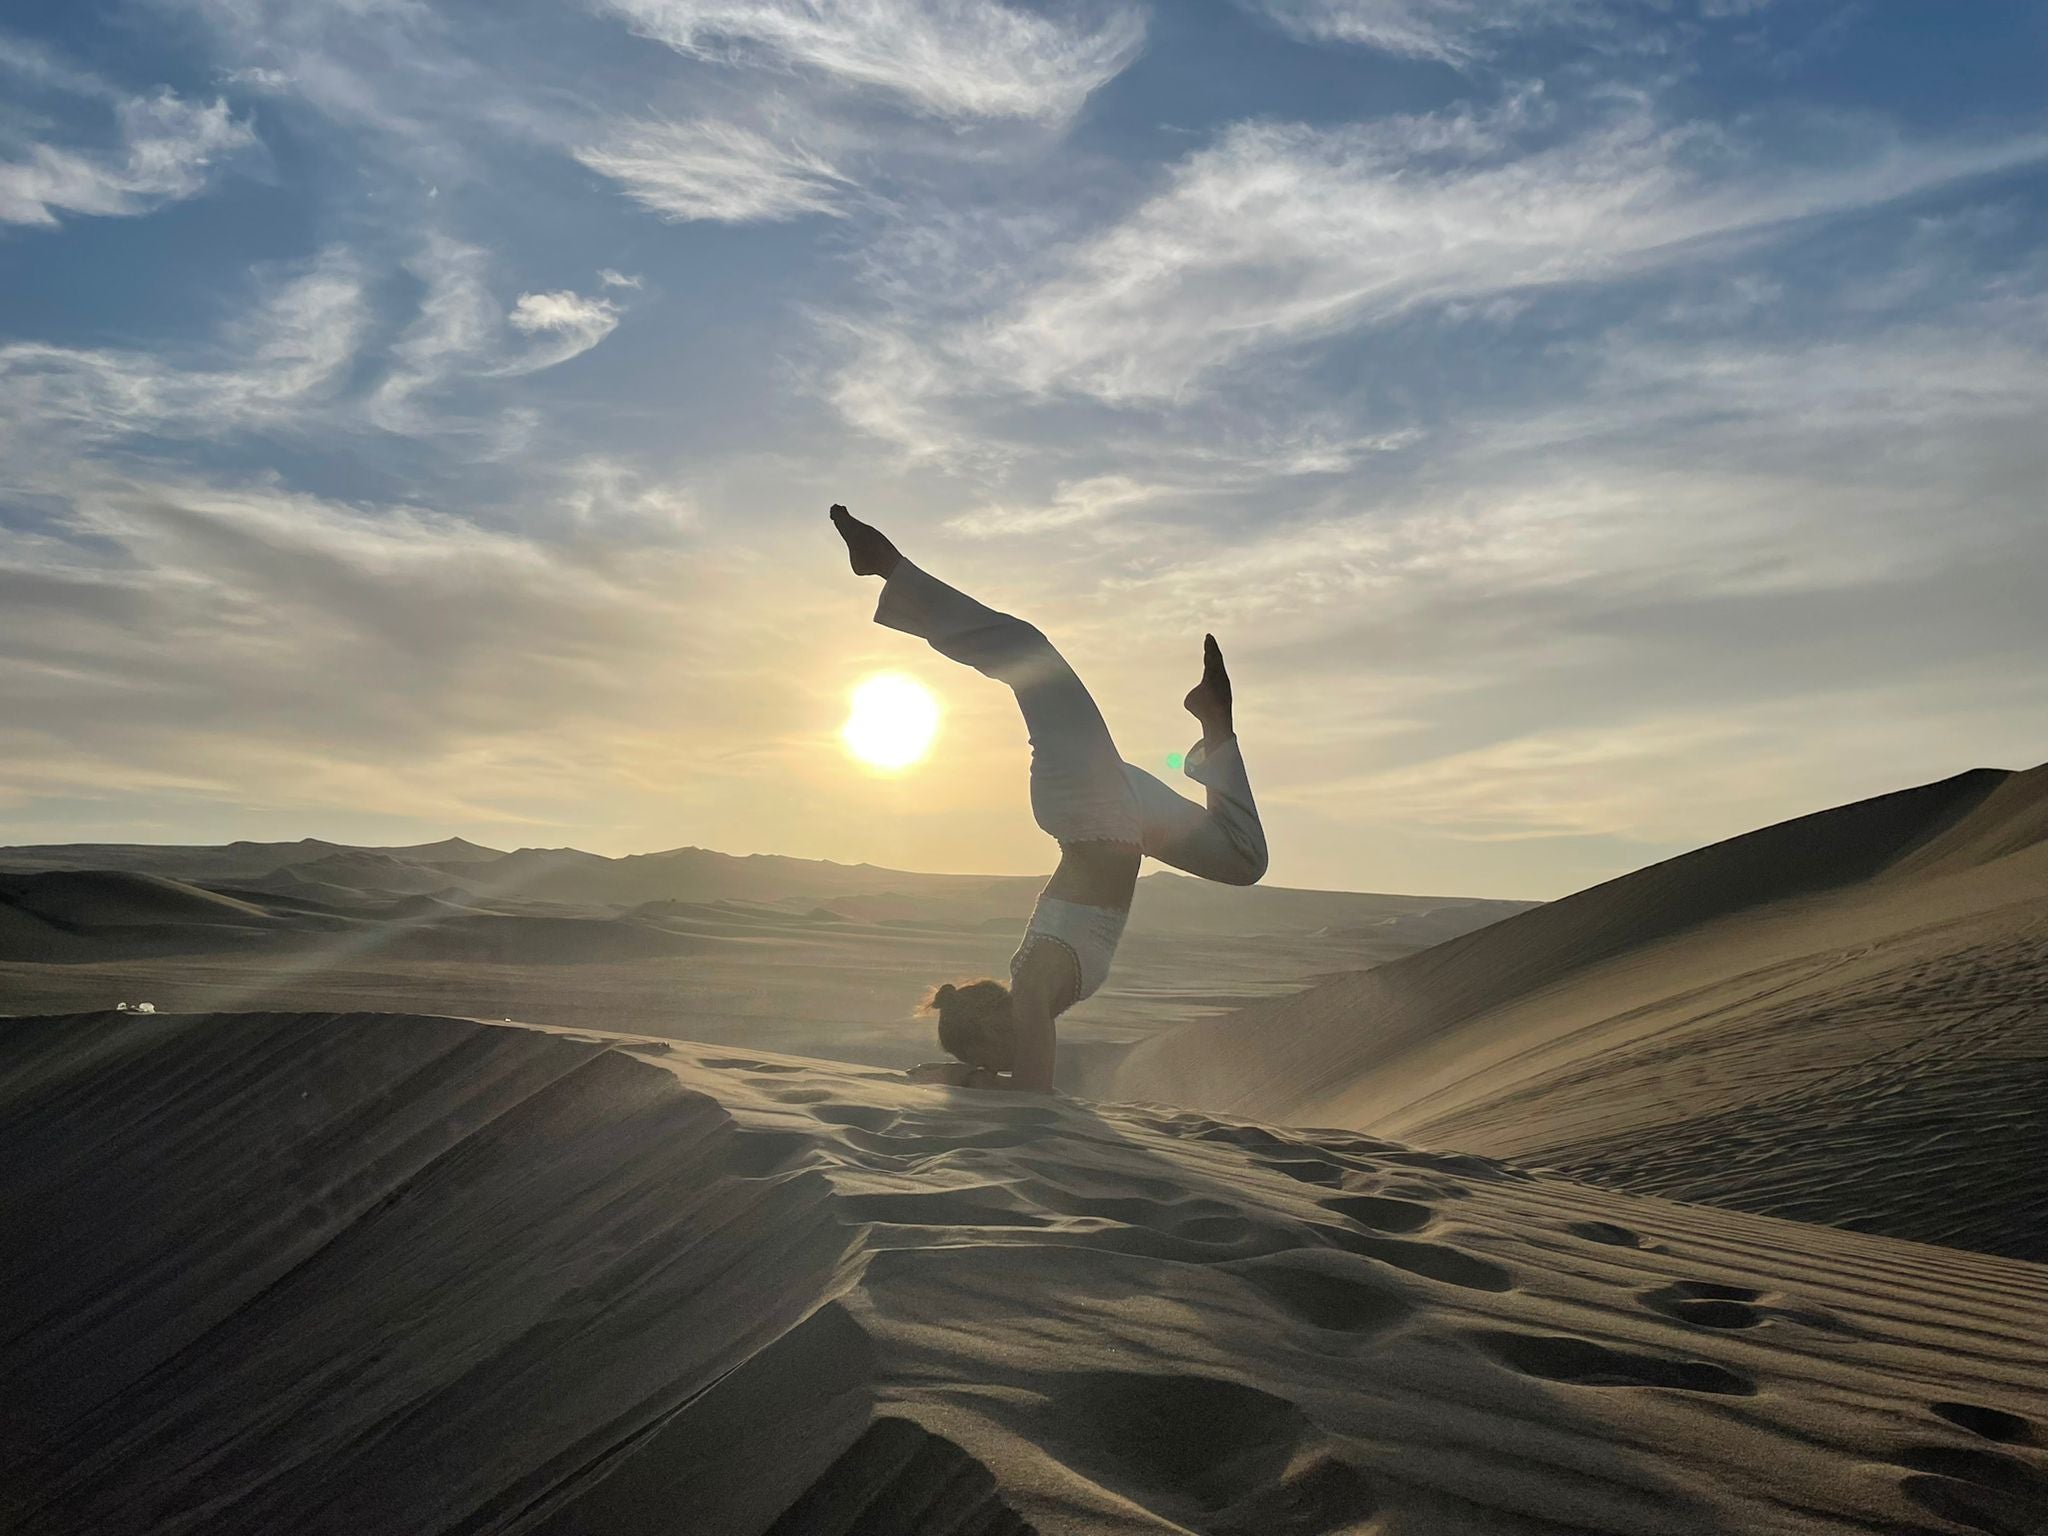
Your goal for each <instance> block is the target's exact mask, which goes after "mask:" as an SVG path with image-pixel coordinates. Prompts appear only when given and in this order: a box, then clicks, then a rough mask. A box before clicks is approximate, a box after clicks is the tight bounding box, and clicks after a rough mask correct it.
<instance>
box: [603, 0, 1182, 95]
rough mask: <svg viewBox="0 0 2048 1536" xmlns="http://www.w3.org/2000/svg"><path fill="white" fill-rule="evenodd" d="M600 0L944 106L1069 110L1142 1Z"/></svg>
mask: <svg viewBox="0 0 2048 1536" xmlns="http://www.w3.org/2000/svg"><path fill="white" fill-rule="evenodd" d="M601 3H603V4H604V5H606V6H607V7H608V8H609V9H610V10H612V11H614V12H616V13H618V14H619V15H621V16H623V17H624V18H625V19H626V21H627V23H628V24H629V25H630V26H631V27H632V28H633V29H634V30H635V31H636V32H640V33H642V34H643V35H645V36H647V37H650V38H653V39H655V40H657V41H659V42H662V43H666V44H667V45H668V46H669V47H671V48H674V49H675V50H677V51H678V52H680V53H685V54H690V55H693V56H695V57H699V58H710V59H720V60H732V61H735V62H748V61H758V62H763V63H769V64H776V65H782V66H785V67H792V68H798V69H804V70H810V71H815V72H818V73H821V74H824V75H827V76H829V77H832V78H834V79H837V80H840V81H842V82H845V83H846V84H848V85H851V86H856V87H864V88H870V89H873V90H877V91H880V92H883V93H886V94H888V95H891V96H894V97H897V98H899V99H900V100H902V101H904V102H906V103H908V104H909V105H911V106H913V107H915V108H917V109H918V110H920V111H923V112H927V113H930V114H932V115H934V116H938V117H948V118H1039V119H1046V120H1058V119H1062V118H1066V117H1069V116H1071V115H1072V114H1073V113H1074V112H1075V111H1076V110H1077V109H1078V108H1079V107H1080V105H1081V103H1082V102H1083V101H1085V100H1086V99H1087V98H1088V96H1089V94H1090V93H1091V92H1093V91H1095V90H1096V89H1098V88H1099V87H1101V86H1102V85H1103V84H1105V83H1106V82H1107V81H1109V80H1111V79H1113V78H1114V77H1115V76H1116V75H1117V74H1118V73H1120V72H1121V71H1122V70H1123V68H1124V67H1125V65H1127V64H1128V63H1130V61H1131V60H1132V59H1133V58H1134V57H1135V56H1136V55H1137V52H1138V48H1139V46H1140V45H1141V43H1142V42H1143V40H1144V32H1145V28H1144V19H1143V15H1142V13H1141V12H1140V11H1139V10H1138V9H1137V8H1136V7H1135V6H1132V5H1127V4H1121V3H1118V4H1109V5H1103V4H1096V5H1094V6H1092V7H1091V8H1089V9H1088V10H1086V11H1084V12H1082V13H1080V15H1077V17H1076V19H1074V20H1071V21H1068V20H1063V19H1060V18H1058V17H1054V16H1048V15H1044V14H1041V13H1038V12H1034V11H1030V10H1026V9H1024V8H1022V7H1020V6H1012V5H1008V4H1004V3H1000V0H805V3H803V4H800V5H792V4H788V3H786V0H601ZM1081 16H1085V17H1087V18H1088V19H1086V20H1083V19H1081Z"/></svg>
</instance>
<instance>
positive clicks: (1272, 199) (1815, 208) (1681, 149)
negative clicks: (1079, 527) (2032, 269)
mask: <svg viewBox="0 0 2048 1536" xmlns="http://www.w3.org/2000/svg"><path fill="white" fill-rule="evenodd" d="M1550 116H1551V114H1550V112H1549V111H1548V109H1547V108H1546V107H1545V106H1544V104H1543V102H1542V100H1541V98H1540V96H1537V97H1529V96H1524V97H1519V98H1515V99H1513V100H1511V101H1510V102H1508V103H1507V104H1506V105H1505V106H1503V107H1501V108H1497V109H1495V110H1493V111H1491V112H1488V113H1483V114H1473V113H1468V112H1460V111H1451V112H1445V113H1438V114H1431V115H1425V116H1419V117H1395V118H1389V119H1383V120H1380V121H1378V122H1375V123H1370V124H1363V125H1350V126H1343V127H1335V128H1324V127H1316V126H1310V125H1306V124H1288V123H1269V122H1250V123H1240V124H1235V125H1233V126H1231V127H1229V128H1227V129H1226V130H1224V131H1223V132H1222V133H1221V134H1220V135H1219V137H1218V138H1217V140H1216V142H1215V143H1213V144H1212V145H1210V146H1209V147H1207V148H1205V149H1202V150H1200V151H1197V152H1196V153H1194V154H1192V155H1190V156H1189V157H1187V158H1186V159H1185V160H1183V161H1182V162H1181V163H1180V164H1178V165H1177V166H1175V167H1174V168H1173V169H1172V170H1171V171H1170V173H1169V174H1168V175H1167V177H1166V181H1165V185H1164V186H1163V187H1162V188H1161V189H1160V190H1159V191H1158V192H1156V193H1155V194H1153V195H1152V196H1150V197H1149V198H1147V199H1145V200H1144V201H1142V202H1141V203H1140V204H1139V205H1138V206H1136V207H1135V208H1134V209H1132V210H1131V211H1130V212H1129V213H1127V214H1125V215H1124V216H1123V217H1121V218H1120V219H1118V220H1116V221H1115V222H1114V223H1112V224H1111V225H1110V226H1109V227H1107V228H1106V229H1103V230H1102V231H1100V232H1099V233H1096V234H1094V235H1092V236H1088V237H1086V238H1083V239H1080V240H1078V241H1075V242H1072V243H1071V244H1069V245H1068V246H1067V247H1066V248H1065V249H1064V250H1063V251H1062V252H1061V253H1060V254H1059V257H1058V261H1059V265H1058V268H1057V269H1056V270H1053V271H1051V272H1049V273H1043V272H1041V273H1040V274H1039V275H1036V276H1034V277H1032V278H1030V279H1028V280H1027V281H1026V282H1025V283H1023V284H1021V285H1020V286H1019V287H1018V288H1017V289H1015V290H1013V291H1012V292H1010V293H1009V294H1007V295H996V296H993V297H992V298H991V300H990V301H989V302H988V303H987V304H986V305H985V307H984V309H983V311H982V312H981V313H979V314H977V315H975V316H973V317H971V318H970V319H968V320H966V321H964V322H959V321H954V320H951V319H950V318H949V317H944V316H933V317H931V318H930V319H929V320H927V319H926V317H923V316H920V315H919V314H918V313H917V312H916V310H915V308H914V305H905V306H904V307H903V309H902V311H901V312H900V314H899V316H898V317H897V318H896V320H895V321H894V322H893V323H890V324H877V323H875V322H872V321H871V322H867V323H865V324H862V325H857V326H850V327H847V328H846V329H845V330H844V332H843V335H845V336H846V337H847V338H848V339H849V340H850V342H851V344H852V347H853V356H854V361H853V362H852V363H851V364H850V365H849V366H848V368H847V369H846V370H845V373H846V375H847V376H845V377H842V379H841V381H840V382H839V383H838V384H837V385H836V386H835V395H836V398H837V399H838V401H839V404H840V406H841V409H842V411H844V412H845V414H846V416H847V419H848V420H849V421H852V422H854V423H855V424H857V425H860V426H862V427H863V428H864V429H866V430H870V431H874V432H876V433H877V434H879V435H884V436H887V437H890V438H892V439H893V440H895V441H898V442H901V443H904V444H905V445H906V446H911V447H913V448H914V449H915V450H916V451H919V452H925V453H931V452H934V451H936V450H937V449H938V447H939V446H940V445H942V444H943V442H944V440H945V437H946V427H945V423H946V418H947V415H948V412H949V411H952V410H955V409H958V408H959V406H960V405H961V403H962V402H971V401H976V400H981V401H986V400H991V399H998V398H1002V397H1010V398H1013V399H1030V398H1037V399H1050V398H1058V397H1067V398H1074V397H1079V398H1085V399H1092V400H1094V401H1098V402H1102V403H1106V404H1109V405H1113V406H1117V407H1145V408H1156V409H1164V408H1167V407H1179V408H1185V407H1186V406H1187V405H1188V404H1189V403H1190V401H1191V399H1193V398H1195V397H1198V396H1199V395H1200V394H1201V393H1202V392H1203V391H1204V390H1205V389H1208V388H1209V387H1211V386H1212V385H1213V383H1214V380H1215V376H1216V375H1218V374H1219V373H1220V372H1222V371H1224V370H1227V369H1229V368H1231V367H1232V366H1233V365H1236V364H1238V363H1240V362H1242V361H1244V360H1246V359H1249V358H1252V357H1254V356H1256V355H1260V354H1269V353H1270V354H1275V355H1281V354H1285V353H1287V352H1289V351H1298V350H1299V349H1301V348H1302V347H1304V346H1307V345H1309V344H1312V343H1316V342H1319V341H1323V340H1326V339H1329V338H1332V337H1337V336H1344V335H1349V334H1353V333H1357V332H1360V331H1364V330H1368V329H1371V328H1374V327H1382V326H1387V325H1390V324H1392V323H1395V322H1397V321H1402V320H1404V319H1406V318H1408V317H1411V316H1414V315H1416V314H1418V313H1420V312H1423V311H1434V312H1437V313H1439V314H1445V315H1456V314H1461V313H1462V314H1466V315H1476V316H1480V317H1484V316H1485V315H1486V314H1487V313H1489V307H1490V306H1491V307H1496V308H1497V307H1499V306H1504V305H1511V304H1512V303H1514V302H1517V301H1519V300H1521V299H1523V298H1525V297H1526V296H1528V295H1530V294H1533V293H1539V292H1541V291H1543V290H1546V289H1557V288H1561V287H1563V286H1566V285H1573V284H1581V285H1582V284H1588V283H1594V282H1608V281H1613V280H1616V279H1625V278H1626V279H1632V278H1636V277H1640V276H1642V275H1644V274H1646V273H1650V272H1653V271H1656V270H1659V269H1672V268H1679V267H1683V266H1685V265H1687V264H1691V263H1700V262H1704V261H1707V260H1709V259H1710V258H1714V257H1717V256H1725V255H1726V254H1728V252H1729V251H1730V250H1731V249H1735V248H1738V247H1739V246H1740V245H1741V244H1743V243H1744V242H1750V243H1754V242H1758V241H1762V240H1766V239H1769V238H1771V237H1773V236H1775V235H1778V234H1782V233H1785V232H1788V231H1790V230H1792V229H1793V228H1795V227H1797V226H1798V225H1800V224H1801V223H1802V222H1804V221H1810V220H1814V219H1819V218H1825V217H1828V216H1831V215H1837V214H1842V213H1847V212H1852V211H1856V210H1860V209H1866V208H1870V207H1873V206H1877V205H1881V204H1884V203H1887V202H1891V201H1895V200H1899V199H1903V198H1908V197H1911V196H1914V195H1916V194H1919V193H1923V192H1927V191H1930V190H1932V189H1936V188H1939V187H1942V186H1945V185H1948V184H1951V183H1954V182H1957V181H1961V180H1964V179H1966V178H1969V177H1973V176H1980V175H1984V174H1989V173H1995V172H1998V171H2001V170H2006V169H2011V168H2013V167H2017V166H2023V165H2028V164H2033V163H2038V162H2040V161H2042V160H2043V159H2048V136H2041V135H2035V136H2032V137H2028V136H2013V137H2009V138H2006V139H2003V140H2000V141H1997V142H1990V143H1949V144H1914V143H1908V142H1903V141H1900V140H1899V139H1897V138H1896V137H1894V136H1891V135H1889V134H1886V133H1885V132H1883V131H1882V130H1881V129H1879V128H1878V127H1876V126H1875V125H1872V124H1867V123H1862V124H1855V123H1850V122H1847V121H1843V120H1834V119H1825V120H1815V121H1812V122H1809V123H1808V125H1807V126H1808V129H1809V140H1810V143H1809V148H1808V153H1807V158H1806V160H1805V161H1804V162H1803V163H1802V162H1801V161H1799V160H1797V159H1793V158H1791V157H1789V156H1786V155H1783V154H1782V153H1781V154H1777V155H1770V154H1766V153H1765V150H1764V148H1763V146H1760V145H1755V144H1750V143H1746V142H1744V141H1742V140H1740V139H1738V138H1736V137H1734V136H1733V135H1731V134H1730V133H1729V132H1727V131H1726V130H1724V129H1722V128H1719V127H1716V126H1711V125H1707V124H1704V123H1676V124H1666V123H1663V122H1660V121H1659V120H1657V118H1656V117H1655V116H1654V115H1653V114H1652V113H1651V112H1650V111H1649V110H1648V108H1647V107H1645V106H1644V105H1643V104H1642V103H1640V102H1639V101H1631V102H1629V103H1626V104H1624V105H1623V106H1621V107H1619V108H1617V109H1613V110H1612V111H1610V113H1609V114H1608V115H1607V116H1606V117H1604V118H1602V119H1600V120H1598V121H1596V122H1593V123H1591V124H1588V125H1585V126H1582V127H1579V128H1577V129H1574V130H1569V131H1567V130H1560V129H1559V128H1558V127H1557V126H1556V125H1555V124H1554V123H1552V122H1551V121H1550V120H1549V119H1550ZM1816 144H1817V147H1813V146H1814V145H1816ZM1502 312H1503V313H1512V311H1511V310H1503V311H1502Z"/></svg>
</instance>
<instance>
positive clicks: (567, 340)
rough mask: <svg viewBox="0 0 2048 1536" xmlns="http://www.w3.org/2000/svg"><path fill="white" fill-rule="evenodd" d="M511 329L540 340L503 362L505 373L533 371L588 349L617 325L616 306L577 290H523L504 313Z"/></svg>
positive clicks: (550, 365)
mask: <svg viewBox="0 0 2048 1536" xmlns="http://www.w3.org/2000/svg"><path fill="white" fill-rule="evenodd" d="M506 318H507V319H508V320H509V321H510V322H511V325H512V329H513V330H515V331H518V332H521V333H522V334H524V335H527V336H539V337H542V338H543V344H542V345H540V346H537V347H535V348H534V349H533V350H532V351H531V352H528V353H526V354H525V355H524V356H522V357H519V358H516V359H514V360H513V361H512V362H510V363H508V364H506V365H504V367H503V368H502V370H501V371H503V372H506V373H534V372H537V371H539V370H540V369H542V368H552V367H554V366H555V365H556V364H557V363H565V362H567V361H568V360H569V359H570V358H572V357H576V356H579V355H581V354H582V353H585V352H588V351H589V350H590V349H591V348H592V347H594V346H596V345H597V344H598V343H599V342H600V341H603V340H604V339H605V337H607V336H609V335H611V333H612V332H613V331H614V330H615V329H617V327H618V323H619V306H618V305H616V304H614V303H613V302H612V301H611V300H610V299H590V298H585V297H584V296H583V295H582V294H580V293H571V292H569V291H568V290H566V289H565V290H563V291H562V292H559V293H522V294H520V295H519V298H518V300H517V301H516V302H515V303H514V304H513V306H512V313H511V314H510V315H508V316H507V317H506Z"/></svg>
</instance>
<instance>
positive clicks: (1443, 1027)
mask: <svg viewBox="0 0 2048 1536" xmlns="http://www.w3.org/2000/svg"><path fill="white" fill-rule="evenodd" d="M2044 832H2048V769H2035V770H2033V771H2032V772H2029V773H2025V774H2000V773H1993V772H1989V771H1982V772H1977V773H1970V774H1965V775H1962V776H1960V777H1958V778H1955V779H1950V780H1946V781H1944V782H1942V783H1939V784H1932V785H1927V786H1925V787H1923V788H1919V789H1913V790H1907V791H1904V792H1902V793H1899V794H1895V795H1887V796H1883V797H1880V798H1878V799H1875V800H1869V801H1863V802H1860V803H1858V804H1855V805H1850V806H1844V807H1842V808H1840V809H1837V810H1833V811H1827V812H1823V813H1821V814H1819V815H1815V816H1807V817H1802V818H1800V819H1799V820H1796V821H1791V822H1787V823H1784V824H1783V825H1781V826H1775V827H1770V828H1767V829H1765V830H1763V831H1760V832H1755V833H1752V834H1750V835H1748V836H1746V837H1740V838H1735V839H1732V840H1731V841H1729V842H1725V843H1719V844H1716V845H1714V846H1713V847H1710V848H1706V849H1702V850H1700V851H1699V852H1697V853H1692V854H1688V855H1686V856H1684V857H1682V858H1678V859H1673V860H1671V861H1669V862H1667V863H1664V864H1659V865H1657V866H1655V867H1653V868H1650V869H1646V870H1642V871H1639V872H1638V873H1636V874H1633V875H1629V876H1626V877H1624V878H1622V879H1620V880H1615V881H1612V882H1609V883H1608V884H1605V885H1602V886H1597V887H1595V888H1593V889H1592V890H1589V891H1585V892H1581V893H1580V894H1579V895H1576V896H1573V897H1570V898H1567V899H1565V900H1562V901H1557V902H1552V903H1550V904H1548V905H1546V906H1544V907H1540V908H1537V909H1535V910H1533V911H1529V912H1525V913H1523V914H1521V915H1519V916H1515V917H1511V918H1509V919H1508V920H1506V921H1504V922H1501V923H1499V924H1496V925H1494V926H1492V927H1489V928H1484V929H1481V930H1479V931H1478V932H1475V933H1472V934H1469V935H1467V936H1465V937H1462V938H1458V939H1454V940H1451V941H1450V942H1448V943H1445V944H1442V945H1439V946H1437V947H1436V948H1433V949H1430V950H1427V951H1424V952H1423V953H1421V954H1419V955H1415V956H1412V957H1410V958H1407V959H1403V960H1398V961H1395V962H1394V963H1392V964H1389V965H1385V966H1382V967H1379V968H1378V969H1376V970H1373V971H1370V972H1365V973H1353V974H1350V975H1346V976H1342V977H1338V978H1336V979H1333V980H1330V981H1328V982H1325V983H1324V984H1322V985H1320V986H1318V987H1315V988H1312V989H1310V990H1308V991H1306V992H1303V993H1301V994H1298V995H1296V996H1292V997H1289V998H1285V999H1278V1000H1274V1001H1271V1002H1265V1003H1255V1004H1253V1005H1251V1006H1250V1007H1248V1008H1247V1009H1245V1010H1243V1011H1241V1012H1239V1013H1237V1014H1234V1015H1231V1016H1229V1017H1225V1018H1221V1019H1217V1020H1212V1021H1207V1022H1202V1023H1197V1024H1193V1025H1190V1026H1189V1027H1187V1028H1186V1029H1184V1030H1179V1031H1172V1032H1169V1033H1166V1034H1164V1035H1161V1036H1157V1037H1155V1038H1153V1039H1152V1040H1150V1041H1148V1042H1146V1043H1144V1044H1143V1045H1141V1046H1139V1047H1138V1048H1136V1049H1135V1050H1134V1051H1133V1052H1132V1053H1131V1054H1130V1055H1129V1056H1128V1057H1127V1058H1126V1059H1124V1060H1123V1061H1122V1062H1121V1063H1120V1064H1118V1065H1117V1066H1116V1068H1115V1070H1114V1071H1113V1072H1105V1073H1104V1074H1102V1080H1101V1081H1097V1082H1095V1083H1093V1084H1092V1085H1091V1086H1092V1088H1093V1090H1094V1091H1097V1092H1099V1093H1102V1094H1103V1095H1104V1096H1116V1097H1128V1098H1143V1099H1158V1100H1162V1101H1167V1102H1173V1103H1182V1104H1194V1105H1202V1106H1205V1107H1209V1108H1214V1109H1219V1110H1227V1111H1231V1112H1235V1113H1243V1114H1247V1115H1257V1116H1261V1117H1265V1118H1270V1119H1275V1120H1284V1121H1287V1122H1290V1123H1296V1124H1315V1125H1338V1126H1351V1127H1361V1128H1371V1129H1373V1130H1374V1131H1376V1132H1378V1133H1380V1134H1386V1135H1398V1136H1405V1137H1412V1138H1415V1139H1417V1140H1421V1141H1424V1142H1428V1143H1430V1144H1433V1145H1454V1146H1460V1147H1465V1148H1469V1149H1472V1150H1476V1151H1482V1152H1488V1153H1492V1154H1496V1155H1503V1156H1514V1157H1517V1158H1522V1159H1527V1160H1531V1161H1535V1162H1539V1163H1543V1164H1547V1165H1550V1166H1553V1167H1557V1168H1560V1169H1564V1170H1568V1171H1572V1172H1575V1173H1577V1174H1580V1175H1582V1176H1585V1177H1590V1178H1597V1179H1600V1180H1603V1181H1609V1182H1613V1183H1616V1184H1620V1185H1623V1186H1626V1187H1627V1188H1630V1189H1633V1190H1637V1191H1647V1192H1654V1193H1660V1194H1668V1195H1674V1196H1679V1197H1682V1198H1686V1199H1692V1200H1708V1201H1715V1202H1721V1203H1726V1204H1730V1205H1734V1206H1738V1207H1741V1208H1744V1209H1749V1210H1755V1211H1760V1212H1767V1213H1772V1214H1779V1215H1788V1216H1797V1217H1802V1218H1806V1219H1812V1220H1819V1221H1828V1222H1833V1223H1837V1224H1840V1225H1844V1226H1849V1227H1855V1228H1859V1229H1863V1230H1868V1231H1876V1232H1885V1233H1889V1234H1892V1235H1895V1236H1902V1237H1911V1238H1916V1239H1921V1240H1925V1241H1938V1242H1950V1243H1960V1244H1964V1245H1967V1246H1972V1247H1978V1248H1982V1249H1985V1250H1986V1251H1990V1252H1999V1253H2007V1254H2013V1255H2018V1256H2022V1257H2029V1258H2037V1259H2039V1258H2048V1181H2044V1180H2042V1179H2041V1178H2040V1177H2039V1175H2038V1170H2039V1169H2040V1168H2042V1167H2048V1116H2044V1115H2043V1114H2042V1113H2041V1105H2042V1104H2044V1103H2048V840H2044Z"/></svg>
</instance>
